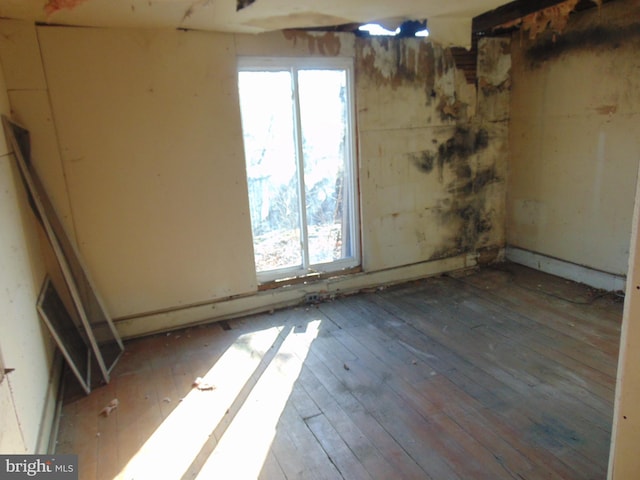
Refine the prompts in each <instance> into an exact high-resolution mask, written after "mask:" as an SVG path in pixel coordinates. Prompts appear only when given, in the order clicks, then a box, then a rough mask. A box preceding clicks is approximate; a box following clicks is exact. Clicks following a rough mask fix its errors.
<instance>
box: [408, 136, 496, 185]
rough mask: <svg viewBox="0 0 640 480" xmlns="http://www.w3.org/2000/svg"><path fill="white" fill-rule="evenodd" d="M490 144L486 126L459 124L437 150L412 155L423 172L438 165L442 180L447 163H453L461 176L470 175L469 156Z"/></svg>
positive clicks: (428, 171) (429, 170)
mask: <svg viewBox="0 0 640 480" xmlns="http://www.w3.org/2000/svg"><path fill="white" fill-rule="evenodd" d="M488 145H489V134H488V133H487V131H486V130H485V129H484V128H478V129H474V128H472V127H469V126H460V125H458V126H457V127H456V129H455V132H454V134H453V136H452V137H451V138H449V139H447V140H446V141H445V142H443V143H441V144H440V145H438V148H437V149H436V150H423V151H421V152H417V153H414V154H412V155H411V156H410V157H411V160H412V161H413V163H414V164H415V166H416V167H417V168H418V169H419V170H420V171H422V172H425V173H431V172H432V171H433V169H434V167H436V166H437V167H438V178H439V179H440V181H442V176H443V169H444V166H445V165H453V166H454V168H455V171H456V173H457V174H458V175H459V176H465V175H467V176H468V175H470V171H471V170H470V167H469V164H468V160H469V157H471V156H472V155H475V154H476V153H477V152H479V151H480V150H483V149H485V148H486V147H487V146H488Z"/></svg>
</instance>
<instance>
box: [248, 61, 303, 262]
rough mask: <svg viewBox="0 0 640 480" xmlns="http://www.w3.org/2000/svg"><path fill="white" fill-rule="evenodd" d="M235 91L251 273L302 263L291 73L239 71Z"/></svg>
mask: <svg viewBox="0 0 640 480" xmlns="http://www.w3.org/2000/svg"><path fill="white" fill-rule="evenodd" d="M239 89H240V110H241V113H242V129H243V132H244V147H245V156H246V163H247V179H248V185H249V197H250V198H249V202H250V206H251V228H252V230H253V241H254V254H255V261H256V269H257V271H258V272H263V271H268V270H274V269H280V268H286V267H292V266H298V265H301V264H302V253H301V245H302V238H301V232H300V210H299V203H300V199H299V195H298V192H299V188H298V173H297V167H296V163H297V162H296V143H295V130H294V108H293V102H292V79H291V73H290V72H289V71H276V72H254V71H244V72H240V73H239Z"/></svg>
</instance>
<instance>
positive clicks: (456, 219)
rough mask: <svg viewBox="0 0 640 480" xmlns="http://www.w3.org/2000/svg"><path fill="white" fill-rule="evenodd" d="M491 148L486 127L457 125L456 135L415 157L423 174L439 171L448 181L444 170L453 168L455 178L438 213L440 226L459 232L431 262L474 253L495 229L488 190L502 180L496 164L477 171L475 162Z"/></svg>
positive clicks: (417, 165) (415, 162)
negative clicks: (487, 198)
mask: <svg viewBox="0 0 640 480" xmlns="http://www.w3.org/2000/svg"><path fill="white" fill-rule="evenodd" d="M488 146H489V134H488V132H487V130H485V129H484V128H477V127H471V126H460V125H459V126H457V127H456V129H455V132H454V134H453V135H452V136H451V137H450V138H448V139H447V140H446V141H444V142H442V143H441V144H439V145H438V146H437V148H436V149H435V150H425V151H422V152H418V153H415V154H413V155H411V160H412V161H413V163H414V164H415V166H416V167H417V168H418V170H420V171H421V172H424V173H426V174H431V173H433V172H434V170H436V169H437V170H438V180H439V181H440V182H443V181H444V169H445V168H447V169H450V171H451V172H452V173H453V179H452V180H451V182H449V184H447V185H446V191H447V192H448V193H449V194H450V196H449V197H448V198H446V199H445V200H442V201H440V202H439V203H438V205H437V207H436V208H435V211H436V212H437V217H438V221H439V223H440V225H442V226H443V227H447V228H452V229H454V230H455V232H454V238H453V241H452V242H449V243H448V245H447V246H446V247H443V248H441V249H438V250H436V251H435V252H434V253H433V254H432V256H431V257H430V258H429V259H430V260H436V259H439V258H446V257H451V256H454V255H459V254H461V253H465V252H469V251H473V250H474V249H475V248H476V247H477V246H478V242H479V241H480V240H481V237H482V235H483V234H486V233H488V232H490V231H491V230H492V228H493V217H494V214H495V212H494V211H493V210H492V209H490V208H489V209H488V208H487V207H486V198H485V195H484V191H485V189H486V188H487V186H489V185H490V184H492V183H496V182H500V181H502V179H501V178H500V176H499V175H498V173H497V171H496V167H495V165H490V166H485V167H482V168H477V167H476V168H474V165H473V163H474V162H472V160H473V159H474V158H475V156H476V155H478V154H481V153H482V152H483V151H484V150H485V149H486V148H487V147H488Z"/></svg>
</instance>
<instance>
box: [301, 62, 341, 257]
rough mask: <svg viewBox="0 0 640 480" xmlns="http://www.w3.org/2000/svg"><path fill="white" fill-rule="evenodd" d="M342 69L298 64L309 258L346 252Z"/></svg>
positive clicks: (335, 255)
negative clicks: (326, 68) (304, 66)
mask: <svg viewBox="0 0 640 480" xmlns="http://www.w3.org/2000/svg"><path fill="white" fill-rule="evenodd" d="M346 81H347V79H346V72H345V71H344V70H300V71H299V72H298V89H299V98H300V124H301V141H302V147H303V159H304V183H305V206H306V219H307V232H308V236H309V238H308V246H309V263H310V264H312V265H313V264H320V263H328V262H332V261H334V260H339V259H341V258H345V257H348V256H350V253H351V252H350V251H349V248H348V246H349V243H350V242H348V241H347V242H346V243H345V242H344V240H345V238H344V237H345V235H344V231H345V230H346V229H348V218H347V215H348V209H345V208H344V205H345V203H344V199H345V193H346V192H345V189H346V188H347V187H348V186H347V185H346V184H345V172H346V171H347V164H346V160H347V157H346V155H347V151H346V148H345V146H346V140H347V103H346V88H347V84H346Z"/></svg>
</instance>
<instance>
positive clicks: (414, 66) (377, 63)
mask: <svg viewBox="0 0 640 480" xmlns="http://www.w3.org/2000/svg"><path fill="white" fill-rule="evenodd" d="M436 50H439V51H438V52H436ZM440 56H441V49H439V48H435V47H434V46H433V44H431V43H430V42H426V41H423V40H413V41H412V39H393V38H381V39H377V38H358V39H357V40H356V59H357V65H356V68H357V70H358V73H359V74H360V75H362V76H366V77H368V78H369V79H370V81H372V82H373V83H374V84H376V85H378V86H391V87H392V88H397V87H399V86H400V85H402V84H405V83H406V84H415V85H421V86H422V88H424V90H425V93H426V96H427V99H428V100H427V101H428V103H430V101H431V99H432V98H433V97H434V96H435V93H434V87H435V79H436V75H437V72H436V69H435V68H434V66H435V65H436V63H437V62H436V58H437V57H440ZM447 66H448V67H451V65H447ZM453 67H455V65H453ZM444 68H445V67H444V66H442V65H441V67H440V69H439V70H440V72H442V71H444ZM440 74H442V73H440Z"/></svg>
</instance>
